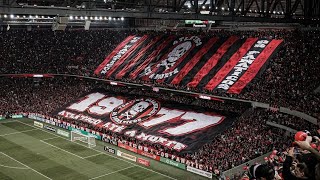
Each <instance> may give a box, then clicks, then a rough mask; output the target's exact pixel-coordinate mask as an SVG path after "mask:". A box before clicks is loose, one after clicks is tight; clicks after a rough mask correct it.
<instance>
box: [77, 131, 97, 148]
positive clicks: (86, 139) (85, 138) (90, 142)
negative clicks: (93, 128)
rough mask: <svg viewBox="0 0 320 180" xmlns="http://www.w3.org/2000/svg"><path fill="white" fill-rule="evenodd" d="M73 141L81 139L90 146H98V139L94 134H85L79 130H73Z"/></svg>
mask: <svg viewBox="0 0 320 180" xmlns="http://www.w3.org/2000/svg"><path fill="white" fill-rule="evenodd" d="M71 141H72V142H75V141H81V142H83V143H86V144H88V147H89V148H93V147H96V139H95V137H94V136H90V135H84V134H81V133H79V132H77V131H71Z"/></svg>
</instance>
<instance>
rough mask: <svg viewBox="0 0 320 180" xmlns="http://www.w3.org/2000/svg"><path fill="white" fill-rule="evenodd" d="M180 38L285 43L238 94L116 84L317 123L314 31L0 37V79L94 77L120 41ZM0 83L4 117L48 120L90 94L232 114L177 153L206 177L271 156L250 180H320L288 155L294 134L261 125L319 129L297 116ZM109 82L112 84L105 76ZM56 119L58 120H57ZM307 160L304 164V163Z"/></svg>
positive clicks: (59, 82) (74, 87)
mask: <svg viewBox="0 0 320 180" xmlns="http://www.w3.org/2000/svg"><path fill="white" fill-rule="evenodd" d="M180 33H181V34H196V35H202V36H208V37H214V36H217V37H230V36H231V35H233V36H238V37H239V38H248V37H260V38H261V37H271V38H275V39H283V40H284V43H283V45H282V48H281V49H280V51H279V52H278V53H277V54H276V55H275V56H274V57H273V58H272V59H271V60H270V61H269V64H268V65H267V66H266V67H265V72H264V74H262V75H260V77H259V78H256V79H254V80H253V81H252V82H251V83H250V84H249V85H248V86H247V87H246V88H245V89H244V90H243V91H242V92H241V93H240V94H238V95H236V94H227V93H221V92H219V91H208V90H204V89H197V88H190V87H187V86H177V85H172V84H167V83H159V82H156V81H152V82H150V81H142V80H136V81H134V80H132V79H128V78H123V79H121V80H120V81H123V82H130V83H137V84H150V85H151V86H160V87H167V88H171V89H179V90H186V91H192V92H201V93H207V94H212V95H219V96H223V97H231V98H240V99H246V100H251V101H258V102H263V103H269V104H272V105H273V106H274V107H280V106H281V107H288V108H290V109H293V110H298V111H301V112H304V113H306V114H308V115H311V116H313V117H315V118H317V119H318V123H319V117H320V109H319V108H320V107H319V104H320V96H319V94H316V93H315V92H314V90H315V89H316V88H317V86H319V84H317V83H318V82H319V75H318V72H319V71H320V54H319V52H318V51H319V49H320V47H319V46H320V45H319V44H320V32H319V31H299V30H295V31H268V32H262V31H232V32H229V31H212V32H211V33H210V34H209V33H203V32H202V33H201V32H188V31H182V32H155V31H136V30H131V31H111V30H94V31H80V32H79V30H70V31H66V32H63V33H61V32H51V31H47V30H35V31H25V30H12V31H0V41H1V42H3V48H0V74H22V73H40V74H41V73H44V74H48V73H49V74H75V75H81V76H93V77H97V76H96V75H95V74H94V73H93V72H94V70H95V69H96V67H97V66H98V65H99V64H100V63H101V62H102V61H103V59H104V58H105V57H106V55H108V54H109V53H110V52H111V51H112V50H113V49H114V48H115V47H116V46H117V45H118V44H119V43H120V42H122V41H123V40H124V39H125V38H126V37H127V36H129V35H143V34H149V35H173V34H174V35H179V34H180ZM98 77H99V76H98ZM0 78H1V86H0V115H1V114H2V115H4V116H7V115H9V114H15V113H21V112H34V113H40V114H43V115H48V116H51V115H52V113H53V112H54V111H55V110H56V109H58V108H60V107H61V106H63V105H65V104H67V103H69V102H70V101H73V100H74V99H77V98H79V97H80V96H81V95H83V94H85V93H88V92H90V91H91V90H92V89H96V88H103V89H106V90H107V91H112V92H115V93H121V94H128V95H132V96H136V97H140V96H148V97H153V98H157V99H161V100H164V101H173V102H177V103H181V104H188V105H192V106H198V107H202V108H209V109H213V110H220V111H229V112H233V113H237V114H240V115H239V117H237V118H236V120H235V121H234V122H233V124H232V128H230V129H227V130H226V131H224V132H221V133H220V134H218V135H217V136H216V137H215V138H213V139H212V141H211V143H208V144H205V145H204V146H203V147H202V148H200V149H199V150H198V151H197V152H194V153H188V154H184V155H183V157H184V158H186V159H189V160H192V161H195V162H197V163H199V164H204V167H205V170H207V171H210V172H215V170H219V172H221V171H225V170H228V169H230V168H233V167H235V166H237V165H240V164H243V163H245V162H247V161H249V160H251V159H254V158H256V157H258V156H261V155H263V154H265V153H268V152H270V151H273V150H277V152H281V153H276V154H273V156H272V157H269V158H268V162H267V164H268V165H263V166H262V165H261V166H258V165H253V166H252V167H250V168H249V173H250V175H251V176H254V177H256V178H259V177H266V176H268V178H269V179H270V177H269V175H268V174H266V172H269V170H270V169H276V170H277V173H279V174H281V176H282V177H283V178H284V179H295V178H296V177H295V176H301V177H303V176H306V177H308V178H309V179H313V177H316V176H319V175H318V174H317V172H319V171H318V169H319V164H318V165H317V166H316V165H315V164H317V162H319V159H318V161H315V162H313V164H309V163H308V162H307V160H305V159H303V158H306V157H302V159H300V160H299V158H301V157H297V156H296V155H295V154H294V153H293V151H294V150H293V149H292V148H289V147H290V146H291V145H292V142H293V141H294V139H293V138H292V137H293V134H288V133H287V132H285V131H284V130H281V129H278V128H275V127H272V126H269V125H267V124H266V122H267V121H271V122H274V123H277V124H280V125H284V126H287V127H289V128H292V129H295V130H298V131H299V130H306V129H307V130H309V131H310V132H311V134H312V135H316V134H317V133H318V132H317V130H318V129H319V128H320V126H318V127H317V126H316V125H314V124H311V123H310V122H307V121H304V120H302V119H300V118H298V117H294V116H290V115H286V114H281V113H280V112H273V111H268V110H264V109H259V108H249V107H248V106H247V105H245V104H242V103H237V102H228V101H226V102H225V103H221V102H216V101H207V100H203V99H195V98H193V97H188V96H183V95H179V94H173V93H171V92H161V93H157V92H153V91H150V90H141V89H136V88H129V87H118V86H110V85H106V84H103V83H101V82H98V81H93V80H86V79H81V80H79V79H78V78H52V79H51V78H48V79H45V80H40V81H39V82H35V81H34V79H27V78H26V79H24V78H21V79H20V78H7V77H0ZM99 78H104V77H99ZM111 80H114V79H113V78H111ZM56 118H58V119H62V118H61V117H56ZM63 120H64V121H66V122H70V123H72V124H75V125H78V126H81V127H87V128H90V129H94V130H96V131H100V132H102V133H104V134H108V135H110V136H111V137H112V138H114V139H115V140H116V141H122V142H134V143H136V144H142V145H144V146H152V148H154V149H158V150H161V151H165V152H167V153H170V154H176V152H174V151H172V150H171V149H168V148H166V147H162V146H160V145H154V144H151V143H148V142H141V141H139V140H137V139H134V138H128V137H125V136H119V135H117V134H115V133H112V132H109V131H106V130H105V129H101V128H97V127H94V126H92V125H91V124H88V123H85V122H81V121H73V120H70V119H63ZM306 141H308V142H304V143H302V142H298V143H297V144H298V146H299V147H300V148H301V149H302V150H307V151H309V152H311V153H307V154H308V155H310V156H311V154H312V156H311V157H318V156H319V153H318V151H315V150H314V149H312V148H310V142H309V139H307V140H306ZM314 143H315V144H316V145H317V146H319V140H315V142H314ZM302 150H300V151H302ZM282 152H284V153H282ZM291 157H294V160H293V161H297V159H298V161H299V162H297V163H296V164H297V165H296V166H295V168H296V171H295V172H294V174H293V175H292V174H290V173H291V172H290V171H289V170H290V169H288V168H290V167H288V164H292V158H291ZM307 158H309V159H310V157H307ZM279 159H282V160H281V161H280V160H279ZM314 159H316V158H314ZM303 162H304V163H303ZM270 167H272V168H270ZM314 167H316V168H318V169H315V168H314ZM306 169H308V170H306ZM277 173H276V174H277ZM271 174H272V173H271ZM241 176H242V175H236V176H235V177H233V179H239V178H240V177H241ZM270 176H272V175H270ZM268 178H267V179H268Z"/></svg>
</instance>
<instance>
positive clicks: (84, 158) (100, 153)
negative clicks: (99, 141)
mask: <svg viewBox="0 0 320 180" xmlns="http://www.w3.org/2000/svg"><path fill="white" fill-rule="evenodd" d="M101 154H104V153H102V152H101V153H98V154H94V155H91V156H87V157H84V158H83V159H87V158H91V157H95V156H99V155H101Z"/></svg>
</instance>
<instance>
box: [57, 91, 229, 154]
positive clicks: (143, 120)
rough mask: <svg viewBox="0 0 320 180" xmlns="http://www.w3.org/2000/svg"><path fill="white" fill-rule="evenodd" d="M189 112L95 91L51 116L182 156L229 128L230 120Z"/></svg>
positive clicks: (202, 112) (139, 99) (143, 100)
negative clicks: (149, 144) (160, 146)
mask: <svg viewBox="0 0 320 180" xmlns="http://www.w3.org/2000/svg"><path fill="white" fill-rule="evenodd" d="M173 106H175V107H176V108H172V107H173ZM191 109H192V108H191V107H188V106H186V105H184V106H183V105H177V104H176V105H173V104H170V103H166V102H163V103H160V102H159V101H157V100H156V99H153V98H148V97H141V98H132V97H125V96H115V95H114V94H110V93H108V92H106V91H103V90H100V91H99V90H95V91H93V92H91V93H89V94H87V95H84V96H83V97H81V98H80V99H78V100H74V101H73V102H71V103H69V104H68V105H67V106H65V107H63V108H61V109H59V110H57V111H56V112H55V113H54V114H53V115H58V116H60V117H63V118H67V119H72V120H76V121H83V122H87V123H89V124H91V125H92V126H94V127H96V128H102V129H105V130H107V131H111V132H113V133H117V134H121V135H124V136H127V137H130V138H135V139H137V140H140V141H147V142H151V143H154V144H159V145H162V146H163V147H167V148H170V149H172V150H175V151H177V152H181V153H182V152H194V151H195V150H197V149H198V148H199V147H201V146H203V144H204V143H206V142H208V141H209V140H210V138H209V137H214V135H215V134H217V133H219V132H221V131H223V130H224V129H225V128H227V127H229V126H230V125H231V123H232V119H233V117H228V118H227V117H226V116H223V115H220V114H219V113H214V112H210V113H209V112H206V111H192V110H191Z"/></svg>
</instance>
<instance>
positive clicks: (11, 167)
mask: <svg viewBox="0 0 320 180" xmlns="http://www.w3.org/2000/svg"><path fill="white" fill-rule="evenodd" d="M0 166H1V167H5V168H10V169H29V168H27V167H13V166H6V165H3V164H0Z"/></svg>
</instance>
